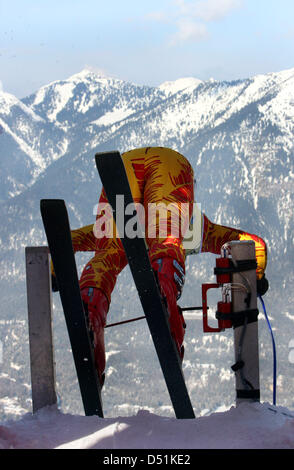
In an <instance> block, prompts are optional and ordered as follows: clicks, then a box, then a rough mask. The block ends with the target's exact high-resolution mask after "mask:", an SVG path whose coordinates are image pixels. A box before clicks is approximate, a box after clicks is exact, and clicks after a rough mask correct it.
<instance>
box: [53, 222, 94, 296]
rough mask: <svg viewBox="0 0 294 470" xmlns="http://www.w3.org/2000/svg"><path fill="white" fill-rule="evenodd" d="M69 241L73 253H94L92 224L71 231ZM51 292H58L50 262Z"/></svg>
mask: <svg viewBox="0 0 294 470" xmlns="http://www.w3.org/2000/svg"><path fill="white" fill-rule="evenodd" d="M71 239H72V245H73V250H74V253H77V252H78V251H95V244H96V238H95V235H94V233H93V224H91V225H85V226H84V227H81V228H78V229H75V230H71ZM51 275H52V290H53V291H54V292H56V291H57V290H58V286H57V282H56V277H55V273H54V267H53V263H52V261H51Z"/></svg>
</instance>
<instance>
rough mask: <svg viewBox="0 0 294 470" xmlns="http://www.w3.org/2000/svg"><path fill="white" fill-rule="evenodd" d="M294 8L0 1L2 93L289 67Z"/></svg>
mask: <svg viewBox="0 0 294 470" xmlns="http://www.w3.org/2000/svg"><path fill="white" fill-rule="evenodd" d="M293 18H294V1H293V0H156V1H155V0H148V1H142V0H141V1H138V0H124V1H120V0H103V1H102V0H96V1H95V0H0V87H1V88H2V89H3V90H4V91H6V92H9V93H13V94H15V95H16V96H18V97H19V98H22V97H24V96H26V95H28V94H29V93H32V92H33V91H35V90H37V89H38V88H39V87H40V86H42V85H45V84H47V83H49V82H51V81H53V80H58V79H64V78H67V77H69V76H70V75H73V74H74V73H77V72H79V71H81V70H82V69H83V68H85V67H88V68H92V69H93V70H97V71H98V70H101V71H103V72H104V73H106V74H108V75H111V76H115V77H118V78H121V79H124V80H128V81H132V82H135V83H139V84H145V85H151V86H156V85H159V84H160V83H162V82H164V81H166V80H175V79H177V78H181V77H188V76H189V77H191V76H193V77H196V78H200V79H202V80H206V79H209V78H211V77H213V78H215V79H216V80H233V79H237V78H244V77H249V76H252V75H256V74H259V73H269V72H277V71H280V70H284V69H288V68H292V67H294V52H293V51H294V21H293Z"/></svg>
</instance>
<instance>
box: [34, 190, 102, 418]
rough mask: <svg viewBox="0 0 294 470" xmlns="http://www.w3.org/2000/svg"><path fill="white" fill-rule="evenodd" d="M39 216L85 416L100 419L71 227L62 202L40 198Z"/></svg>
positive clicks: (100, 410)
mask: <svg viewBox="0 0 294 470" xmlns="http://www.w3.org/2000/svg"><path fill="white" fill-rule="evenodd" d="M40 208H41V215H42V219H43V224H44V228H45V232H46V236H47V240H48V246H49V251H50V255H51V258H52V261H53V266H54V270H55V275H56V280H57V284H58V288H59V294H60V298H61V302H62V306H63V311H64V316H65V321H66V325H67V330H68V335H69V339H70V343H71V348H72V353H73V358H74V363H75V367H76V372H77V377H78V382H79V386H80V391H81V397H82V402H83V405H84V410H85V415H86V416H92V415H98V416H100V417H101V418H102V417H103V409H102V401H101V386H100V382H99V379H98V374H97V372H96V369H95V366H94V355H93V348H92V345H91V340H90V336H89V332H88V328H87V320H86V316H85V311H84V307H83V302H82V299H81V295H80V288H79V282H78V274H77V268H76V262H75V257H74V251H73V247H72V240H71V232H70V225H69V220H68V213H67V209H66V205H65V202H64V201H63V200H62V199H42V200H41V203H40Z"/></svg>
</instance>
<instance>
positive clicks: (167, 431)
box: [0, 403, 294, 449]
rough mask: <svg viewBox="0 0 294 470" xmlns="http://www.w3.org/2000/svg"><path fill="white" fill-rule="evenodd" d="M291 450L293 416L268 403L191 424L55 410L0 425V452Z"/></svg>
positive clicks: (141, 413)
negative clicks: (81, 414) (50, 450)
mask: <svg viewBox="0 0 294 470" xmlns="http://www.w3.org/2000/svg"><path fill="white" fill-rule="evenodd" d="M1 448H2V449H219V448H222V449H291V448H294V413H293V412H290V411H289V410H288V409H286V408H282V407H274V406H272V405H269V404H268V403H263V404H261V403H250V404H247V403H246V404H241V405H239V406H238V407H232V408H231V409H230V410H229V411H225V412H221V413H213V414H211V415H210V416H203V417H199V418H196V419H194V420H177V419H175V418H164V417H162V416H158V415H155V414H152V413H150V412H149V411H146V410H140V411H139V412H138V413H137V415H136V416H130V417H118V418H104V419H102V418H98V417H97V416H91V417H85V416H75V415H71V414H64V413H62V412H61V411H59V410H58V409H57V408H56V407H48V408H43V409H42V410H40V411H39V412H38V413H36V414H35V415H32V414H26V415H24V416H23V417H22V418H21V419H20V420H18V421H9V422H5V423H3V424H2V425H1V426H0V449H1Z"/></svg>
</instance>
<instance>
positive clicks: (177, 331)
mask: <svg viewBox="0 0 294 470" xmlns="http://www.w3.org/2000/svg"><path fill="white" fill-rule="evenodd" d="M193 201H194V174H193V169H192V167H191V165H190V164H189V162H188V161H187V160H186V158H185V157H184V156H183V155H181V154H179V153H178V152H175V151H173V150H170V149H164V148H160V147H158V148H150V149H147V151H146V158H145V187H144V206H145V214H147V217H146V227H145V230H146V240H147V244H148V246H149V255H150V260H151V264H152V267H153V269H154V271H155V272H156V274H157V278H158V281H159V285H160V289H161V293H162V295H163V297H164V298H165V300H166V304H167V310H168V313H169V323H170V328H171V334H172V336H173V338H174V340H175V343H176V345H177V348H178V351H179V354H180V355H181V357H182V358H183V354H184V350H183V340H184V334H185V322H184V318H183V315H182V314H181V312H180V310H179V308H178V306H177V300H178V298H179V297H180V295H181V290H182V287H183V284H184V278H185V251H184V247H183V243H182V242H183V238H184V235H185V232H186V230H187V228H188V227H189V222H190V217H191V214H192V210H193ZM160 206H161V208H160ZM157 209H159V210H157ZM162 209H163V210H162Z"/></svg>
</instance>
